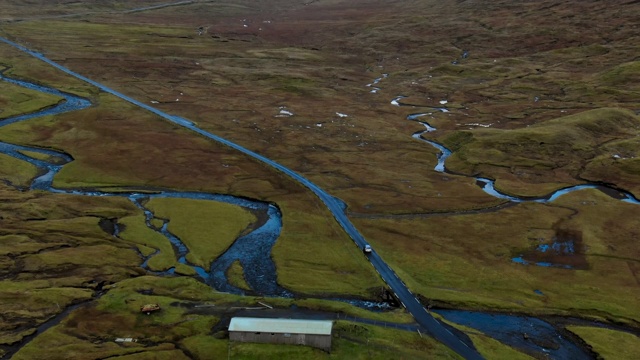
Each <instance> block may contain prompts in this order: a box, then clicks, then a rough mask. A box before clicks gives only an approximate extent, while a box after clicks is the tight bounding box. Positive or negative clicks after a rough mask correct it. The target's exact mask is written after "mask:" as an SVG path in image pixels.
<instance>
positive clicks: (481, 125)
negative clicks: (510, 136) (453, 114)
mask: <svg viewBox="0 0 640 360" xmlns="http://www.w3.org/2000/svg"><path fill="white" fill-rule="evenodd" d="M465 125H467V126H480V127H483V128H488V127H491V125H493V123H491V124H480V123H468V124H465Z"/></svg>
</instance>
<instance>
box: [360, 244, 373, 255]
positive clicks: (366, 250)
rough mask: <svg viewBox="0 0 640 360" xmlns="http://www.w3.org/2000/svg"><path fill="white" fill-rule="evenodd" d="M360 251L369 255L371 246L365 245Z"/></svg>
mask: <svg viewBox="0 0 640 360" xmlns="http://www.w3.org/2000/svg"><path fill="white" fill-rule="evenodd" d="M362 251H364V253H365V254H371V245H369V244H366V245H365V246H364V247H363V248H362Z"/></svg>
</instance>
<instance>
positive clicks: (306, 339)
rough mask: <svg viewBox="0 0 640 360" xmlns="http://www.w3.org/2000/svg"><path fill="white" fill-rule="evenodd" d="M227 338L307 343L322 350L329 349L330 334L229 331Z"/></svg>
mask: <svg viewBox="0 0 640 360" xmlns="http://www.w3.org/2000/svg"><path fill="white" fill-rule="evenodd" d="M229 339H230V340H231V341H240V342H257V343H271V344H289V345H307V346H312V347H315V348H318V349H322V350H324V351H328V352H330V351H331V335H309V334H281V333H253V332H242V331H230V332H229Z"/></svg>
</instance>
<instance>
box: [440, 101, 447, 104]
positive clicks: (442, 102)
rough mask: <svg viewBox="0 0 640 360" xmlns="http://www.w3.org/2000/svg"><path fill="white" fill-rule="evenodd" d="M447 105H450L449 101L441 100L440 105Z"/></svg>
mask: <svg viewBox="0 0 640 360" xmlns="http://www.w3.org/2000/svg"><path fill="white" fill-rule="evenodd" d="M446 103H448V101H447V100H440V105H444V104H446Z"/></svg>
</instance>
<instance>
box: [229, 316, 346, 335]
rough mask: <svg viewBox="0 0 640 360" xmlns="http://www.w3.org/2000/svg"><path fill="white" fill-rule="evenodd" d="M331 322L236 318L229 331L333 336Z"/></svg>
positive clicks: (232, 321)
mask: <svg viewBox="0 0 640 360" xmlns="http://www.w3.org/2000/svg"><path fill="white" fill-rule="evenodd" d="M332 326H333V321H331V320H297V319H265V318H250V317H234V318H232V319H231V323H230V324H229V331H246V332H265V333H280V334H282V333H289V334H314V335H331V327H332Z"/></svg>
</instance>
